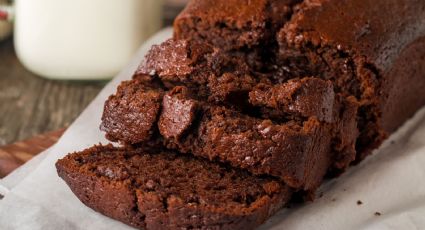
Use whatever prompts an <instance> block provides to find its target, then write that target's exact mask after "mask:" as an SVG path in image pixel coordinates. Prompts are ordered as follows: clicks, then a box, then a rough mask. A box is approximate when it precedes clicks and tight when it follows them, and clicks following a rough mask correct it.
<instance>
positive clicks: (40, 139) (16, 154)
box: [0, 128, 65, 178]
mask: <svg viewBox="0 0 425 230" xmlns="http://www.w3.org/2000/svg"><path fill="white" fill-rule="evenodd" d="M64 131H65V128H63V129H59V130H56V131H52V132H48V133H45V134H41V135H37V136H34V137H31V138H30V139H27V140H24V141H19V142H15V143H13V144H10V145H6V146H3V147H1V148H0V178H3V177H5V176H6V175H8V174H9V173H10V172H12V171H13V170H15V169H16V168H18V167H19V166H21V165H22V164H23V163H25V162H27V161H28V160H30V159H31V158H32V157H34V156H35V155H37V154H39V153H40V152H42V151H44V150H46V149H47V148H49V147H50V146H52V145H53V144H55V143H56V142H57V141H58V139H59V138H60V137H61V136H62V134H63V132H64Z"/></svg>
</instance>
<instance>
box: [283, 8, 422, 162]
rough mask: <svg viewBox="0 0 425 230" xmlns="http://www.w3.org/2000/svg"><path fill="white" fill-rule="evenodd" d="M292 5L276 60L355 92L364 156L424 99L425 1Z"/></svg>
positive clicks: (360, 149) (346, 91)
mask: <svg viewBox="0 0 425 230" xmlns="http://www.w3.org/2000/svg"><path fill="white" fill-rule="evenodd" d="M295 11H296V13H295V14H293V17H292V19H291V21H290V22H289V23H287V24H286V25H285V26H284V27H283V28H282V29H281V31H280V32H279V33H278V36H277V38H278V42H279V44H280V52H279V55H278V56H279V59H280V64H279V66H280V67H281V68H282V69H285V70H286V72H287V73H290V74H292V75H294V76H297V75H300V74H301V75H305V74H309V75H315V76H318V77H319V76H320V77H321V78H324V79H331V80H332V81H333V82H334V84H335V88H336V89H337V90H338V91H341V92H343V94H345V95H351V96H355V97H356V98H357V101H358V102H359V104H360V107H359V113H358V127H359V130H360V137H359V139H358V140H357V148H356V149H357V154H358V159H359V160H361V159H363V158H364V157H365V156H367V155H368V154H369V153H370V152H371V151H372V150H373V149H375V148H376V147H378V146H379V145H380V144H381V142H382V141H383V140H384V139H385V138H386V137H387V136H388V135H389V134H390V133H392V132H393V131H394V130H396V129H397V128H398V127H399V126H400V125H401V124H403V123H404V121H406V119H408V118H409V117H411V116H412V115H413V114H414V112H416V111H417V110H418V109H419V108H420V107H421V106H423V105H424V104H425V94H424V93H423V89H424V87H425V77H424V73H425V69H424V67H423V66H424V63H425V60H424V58H423V57H424V55H425V50H424V49H423V47H424V40H425V37H424V36H425V2H424V1H421V0H401V1H398V0H389V1H388V0H380V1H372V0H362V1H354V0H343V1H339V0H309V1H304V2H303V3H302V4H300V5H298V6H297V9H296V10H295ZM377 12H379V13H377Z"/></svg>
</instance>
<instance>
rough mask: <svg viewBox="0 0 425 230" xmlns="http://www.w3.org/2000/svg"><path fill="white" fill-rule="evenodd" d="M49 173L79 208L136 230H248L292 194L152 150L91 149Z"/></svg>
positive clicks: (265, 181)
mask: <svg viewBox="0 0 425 230" xmlns="http://www.w3.org/2000/svg"><path fill="white" fill-rule="evenodd" d="M56 168H57V171H58V174H59V176H60V177H62V178H63V179H64V180H65V182H66V183H67V184H68V185H69V187H70V188H71V190H72V191H73V192H74V194H75V195H76V196H77V197H78V198H79V199H80V200H81V201H82V202H83V203H84V204H86V205H87V206H89V207H90V208H92V209H94V210H96V211H98V212H100V213H102V214H104V215H106V216H109V217H111V218H114V219H117V220H119V221H122V222H124V223H126V224H128V225H131V226H134V227H136V228H140V229H254V228H255V227H257V226H259V225H260V224H261V223H263V222H264V221H265V220H266V219H267V218H268V217H269V216H271V215H273V213H275V212H276V211H278V210H279V209H281V208H282V207H283V206H285V204H286V203H287V202H288V200H289V199H290V197H291V194H292V190H291V189H290V188H289V187H288V186H286V185H285V184H283V183H281V182H280V181H279V180H276V179H273V178H270V177H256V176H252V175H251V174H249V173H248V172H246V171H243V170H238V169H234V168H231V167H228V166H225V165H221V164H216V163H212V162H207V161H205V160H202V159H197V158H193V157H187V156H184V155H178V154H175V153H174V152H171V151H163V150H160V149H159V148H152V147H144V148H139V149H133V148H118V147H113V146H112V145H106V146H101V145H97V146H93V147H91V148H89V149H86V150H84V151H82V152H76V153H73V154H70V155H68V156H66V157H65V158H63V159H61V160H59V161H58V162H57V163H56Z"/></svg>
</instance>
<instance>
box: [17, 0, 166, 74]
mask: <svg viewBox="0 0 425 230" xmlns="http://www.w3.org/2000/svg"><path fill="white" fill-rule="evenodd" d="M161 6H162V5H161V1H158V0H16V1H15V15H16V17H15V37H14V39H15V49H16V52H17V55H18V58H19V60H20V61H21V62H22V64H23V65H24V66H25V67H26V68H28V69H29V70H30V71H32V72H34V73H36V74H38V75H41V76H44V77H47V78H53V79H78V80H82V79H106V78H110V77H112V76H114V75H115V74H116V73H117V72H118V71H119V70H120V69H122V68H123V67H124V65H125V64H126V63H127V62H128V61H129V60H130V58H131V56H132V55H133V54H134V53H135V51H136V50H137V48H138V47H139V46H140V45H141V44H142V42H143V41H144V40H145V39H146V38H148V37H149V36H150V35H151V34H152V33H154V32H155V31H156V30H158V29H159V28H160V24H161V11H162V8H161Z"/></svg>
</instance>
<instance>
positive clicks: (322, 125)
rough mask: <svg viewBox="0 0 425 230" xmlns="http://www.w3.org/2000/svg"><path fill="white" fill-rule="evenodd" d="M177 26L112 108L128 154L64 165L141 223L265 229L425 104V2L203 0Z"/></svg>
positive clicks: (119, 212) (98, 197) (117, 211)
mask: <svg viewBox="0 0 425 230" xmlns="http://www.w3.org/2000/svg"><path fill="white" fill-rule="evenodd" d="M174 26H175V33H174V38H173V39H170V40H168V41H166V42H164V43H162V44H160V45H156V46H153V47H152V49H151V51H150V52H149V53H148V55H147V56H146V59H145V61H144V62H143V63H142V64H141V65H140V67H139V68H138V70H137V71H136V72H135V74H134V76H133V79H132V80H130V81H125V82H123V83H122V84H121V85H120V86H119V87H118V90H117V92H116V93H115V94H114V95H111V96H110V97H109V98H108V100H107V101H106V103H105V107H104V112H103V116H102V124H101V130H103V131H104V132H105V133H106V137H107V138H108V139H109V140H111V141H114V142H119V143H120V144H121V145H123V147H120V148H116V147H112V146H96V147H93V148H90V149H87V150H85V151H83V152H80V153H74V154H71V155H70V156H68V157H66V158H65V159H63V160H60V161H59V162H58V163H57V168H58V172H59V174H60V176H61V177H62V178H64V180H65V181H67V183H68V184H69V186H70V187H71V189H72V190H73V191H74V193H75V194H76V195H77V196H78V197H79V199H81V200H82V201H83V202H84V203H85V204H87V205H88V206H90V207H92V208H93V209H95V210H97V211H99V212H101V213H103V214H105V215H108V216H110V217H112V218H115V219H118V220H121V221H123V222H125V223H127V224H130V225H132V226H135V227H139V228H148V229H158V228H194V229H226V228H227V229H249V228H255V227H256V226H258V225H259V224H260V223H262V222H263V221H264V220H265V219H266V218H267V217H268V216H270V215H272V213H274V212H275V211H276V210H277V209H279V208H280V207H282V206H283V205H284V204H285V203H286V202H287V201H288V199H289V198H290V196H291V195H292V194H293V193H296V194H297V193H301V194H303V195H305V194H307V198H313V195H314V191H315V190H316V189H317V188H318V186H320V184H321V182H322V180H323V178H324V177H325V175H326V174H328V175H338V174H339V173H341V172H343V171H344V170H345V169H346V168H347V167H348V166H349V165H351V164H353V163H355V162H358V161H360V160H362V159H363V158H364V157H366V156H367V155H368V154H370V153H371V151H372V150H373V149H375V148H377V147H378V146H379V145H380V144H381V143H382V141H383V140H384V139H385V138H386V137H387V136H388V135H389V134H391V133H392V132H394V131H395V130H396V129H397V128H398V127H399V126H400V125H401V124H402V123H403V122H404V121H406V120H407V119H408V118H409V117H411V116H412V115H413V113H414V112H415V111H416V110H418V109H419V108H420V107H421V106H423V105H424V104H425V93H424V91H423V89H425V1H423V0H373V1H372V0H304V1H302V0H281V1H279V0H227V1H225V0H217V1H212V0H192V1H190V3H189V4H188V6H187V7H186V9H185V10H184V11H183V12H182V13H181V15H180V16H179V17H178V18H177V19H176V21H175V24H174ZM148 146H149V147H148ZM356 160H357V161H356ZM164 169H165V170H164ZM217 186H218V187H217Z"/></svg>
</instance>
